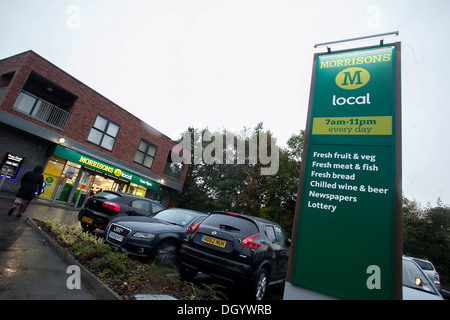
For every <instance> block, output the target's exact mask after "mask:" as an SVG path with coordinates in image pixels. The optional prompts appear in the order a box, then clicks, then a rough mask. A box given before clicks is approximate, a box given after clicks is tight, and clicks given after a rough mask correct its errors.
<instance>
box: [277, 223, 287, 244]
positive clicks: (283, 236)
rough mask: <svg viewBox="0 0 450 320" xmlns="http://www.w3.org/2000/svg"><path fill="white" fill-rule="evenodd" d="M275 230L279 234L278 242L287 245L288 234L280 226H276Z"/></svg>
mask: <svg viewBox="0 0 450 320" xmlns="http://www.w3.org/2000/svg"><path fill="white" fill-rule="evenodd" d="M275 232H276V234H277V239H278V242H279V243H280V244H282V245H286V236H285V235H284V232H283V230H281V228H280V227H275Z"/></svg>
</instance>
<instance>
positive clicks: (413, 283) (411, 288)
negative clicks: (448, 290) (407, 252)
mask: <svg viewBox="0 0 450 320" xmlns="http://www.w3.org/2000/svg"><path fill="white" fill-rule="evenodd" d="M402 265H403V270H402V272H403V300H443V298H442V296H441V295H440V293H439V291H438V290H437V289H436V287H435V286H434V284H433V282H432V281H430V279H429V278H428V276H427V275H426V274H425V273H424V272H423V270H422V269H421V268H420V267H419V265H418V264H417V263H416V262H415V261H414V260H413V259H411V258H409V257H405V256H403V263H402Z"/></svg>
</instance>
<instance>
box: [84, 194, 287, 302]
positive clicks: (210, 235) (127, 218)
mask: <svg viewBox="0 0 450 320" xmlns="http://www.w3.org/2000/svg"><path fill="white" fill-rule="evenodd" d="M78 220H79V221H80V223H81V226H82V227H83V229H85V230H89V231H92V230H94V229H96V228H100V229H103V230H105V240H106V242H107V243H109V244H111V245H114V246H117V247H119V248H120V249H121V250H122V251H123V252H125V253H128V254H131V255H135V256H139V257H150V256H156V257H157V260H158V261H159V262H162V263H172V262H174V261H176V260H177V261H178V262H179V264H180V277H181V278H182V279H183V280H189V281H191V280H192V279H193V278H194V277H195V276H196V274H197V273H198V272H202V273H205V274H208V275H210V276H213V277H216V278H220V279H225V280H228V281H231V282H235V283H242V284H245V286H243V287H244V288H248V294H249V298H253V299H256V300H260V299H262V298H263V297H264V295H265V292H266V289H267V286H268V285H271V284H275V283H279V282H283V281H284V280H285V278H286V269H287V264H288V259H289V245H290V239H288V238H287V237H286V236H285V234H284V232H283V230H282V229H281V227H280V226H279V225H278V224H276V223H274V222H271V221H268V220H264V219H261V218H257V217H253V216H247V215H243V214H238V213H230V212H213V213H210V214H204V213H201V212H197V211H192V210H187V209H178V208H172V209H164V208H163V207H162V206H161V205H160V204H157V203H155V202H153V201H151V200H149V199H144V198H142V197H136V196H131V195H127V194H121V193H117V192H110V191H106V192H101V193H99V194H97V195H95V196H93V197H91V198H90V199H88V200H87V202H86V204H85V205H84V206H83V208H82V209H81V210H80V212H79V214H78Z"/></svg>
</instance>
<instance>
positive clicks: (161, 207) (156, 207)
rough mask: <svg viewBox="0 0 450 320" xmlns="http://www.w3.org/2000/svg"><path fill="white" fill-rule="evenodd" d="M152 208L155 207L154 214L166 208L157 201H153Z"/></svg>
mask: <svg viewBox="0 0 450 320" xmlns="http://www.w3.org/2000/svg"><path fill="white" fill-rule="evenodd" d="M152 209H153V214H155V213H157V212H160V211H162V210H164V207H163V206H161V205H159V204H157V203H152Z"/></svg>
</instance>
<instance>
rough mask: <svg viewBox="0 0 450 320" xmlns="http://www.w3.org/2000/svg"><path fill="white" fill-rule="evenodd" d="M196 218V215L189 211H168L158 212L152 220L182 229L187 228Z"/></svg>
mask: <svg viewBox="0 0 450 320" xmlns="http://www.w3.org/2000/svg"><path fill="white" fill-rule="evenodd" d="M196 217H198V215H196V214H195V213H192V212H189V211H185V210H176V209H175V210H174V209H170V210H163V211H160V212H158V213H157V214H156V215H155V216H154V217H153V218H155V219H158V220H161V221H165V222H168V223H171V224H175V225H178V226H181V227H184V226H188V225H189V224H190V223H191V222H192V220H194V219H195V218H196Z"/></svg>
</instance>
